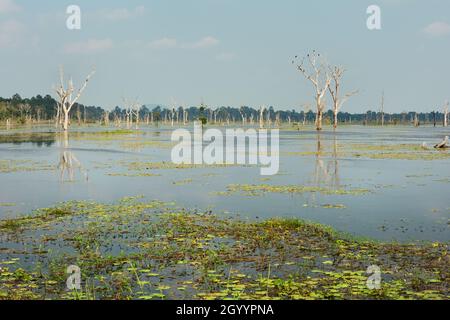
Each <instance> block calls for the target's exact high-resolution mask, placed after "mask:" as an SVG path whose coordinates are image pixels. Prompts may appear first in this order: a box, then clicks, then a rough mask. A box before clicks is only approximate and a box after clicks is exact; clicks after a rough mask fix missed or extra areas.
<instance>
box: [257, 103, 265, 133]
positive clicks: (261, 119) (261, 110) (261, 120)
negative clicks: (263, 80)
mask: <svg viewBox="0 0 450 320" xmlns="http://www.w3.org/2000/svg"><path fill="white" fill-rule="evenodd" d="M265 111H266V106H261V107H260V108H259V128H261V129H262V128H264V112H265Z"/></svg>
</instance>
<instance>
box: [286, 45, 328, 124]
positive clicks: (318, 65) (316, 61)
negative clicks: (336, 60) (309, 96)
mask: <svg viewBox="0 0 450 320" xmlns="http://www.w3.org/2000/svg"><path fill="white" fill-rule="evenodd" d="M295 58H297V57H295ZM292 63H295V61H292ZM327 66H328V65H327V63H326V61H325V59H323V57H322V56H321V55H320V53H318V52H316V51H315V50H313V52H312V53H309V54H307V55H306V57H304V58H303V59H302V60H301V61H300V63H298V64H297V69H298V70H299V71H300V72H301V73H302V74H303V76H304V77H305V78H306V79H307V80H309V81H310V82H311V83H312V85H313V87H314V91H315V95H314V100H315V103H316V110H317V111H316V129H317V130H318V131H320V130H322V118H323V111H324V109H325V102H324V101H323V98H324V96H325V93H326V92H327V90H328V88H329V86H330V83H331V77H330V75H329V73H328V68H327Z"/></svg>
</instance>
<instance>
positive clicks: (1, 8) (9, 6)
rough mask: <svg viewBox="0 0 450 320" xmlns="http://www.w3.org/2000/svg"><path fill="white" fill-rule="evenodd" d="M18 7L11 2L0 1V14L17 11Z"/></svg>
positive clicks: (6, 0) (9, 0)
mask: <svg viewBox="0 0 450 320" xmlns="http://www.w3.org/2000/svg"><path fill="white" fill-rule="evenodd" d="M19 10H20V7H19V6H18V5H17V4H15V3H14V1H13V0H0V13H10V12H16V11H19Z"/></svg>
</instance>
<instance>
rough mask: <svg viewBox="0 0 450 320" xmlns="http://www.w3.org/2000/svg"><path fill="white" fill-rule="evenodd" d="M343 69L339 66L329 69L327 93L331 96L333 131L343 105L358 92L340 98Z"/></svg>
mask: <svg viewBox="0 0 450 320" xmlns="http://www.w3.org/2000/svg"><path fill="white" fill-rule="evenodd" d="M345 71H346V70H345V69H344V68H343V67H340V66H334V67H330V68H329V73H330V77H331V79H332V83H331V84H330V85H329V86H328V91H329V92H330V95H331V100H332V101H333V115H334V122H333V127H334V129H336V128H337V125H338V114H339V111H340V110H341V108H342V106H343V104H344V103H345V102H346V101H347V100H348V99H349V98H350V97H351V96H353V95H355V94H357V93H358V91H356V90H355V91H352V92H349V93H347V94H345V95H344V96H343V97H341V92H340V91H341V85H342V79H343V77H344V73H345Z"/></svg>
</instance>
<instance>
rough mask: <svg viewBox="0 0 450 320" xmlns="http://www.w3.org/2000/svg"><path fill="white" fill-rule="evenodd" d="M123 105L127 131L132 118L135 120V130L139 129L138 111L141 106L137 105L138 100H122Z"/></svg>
mask: <svg viewBox="0 0 450 320" xmlns="http://www.w3.org/2000/svg"><path fill="white" fill-rule="evenodd" d="M122 100H123V103H124V104H125V114H126V121H127V128H128V129H129V128H130V127H131V125H132V124H133V116H135V118H136V129H138V127H139V111H140V109H141V106H140V105H139V103H138V99H137V98H136V99H135V100H134V102H132V101H130V100H128V99H126V98H122Z"/></svg>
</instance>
